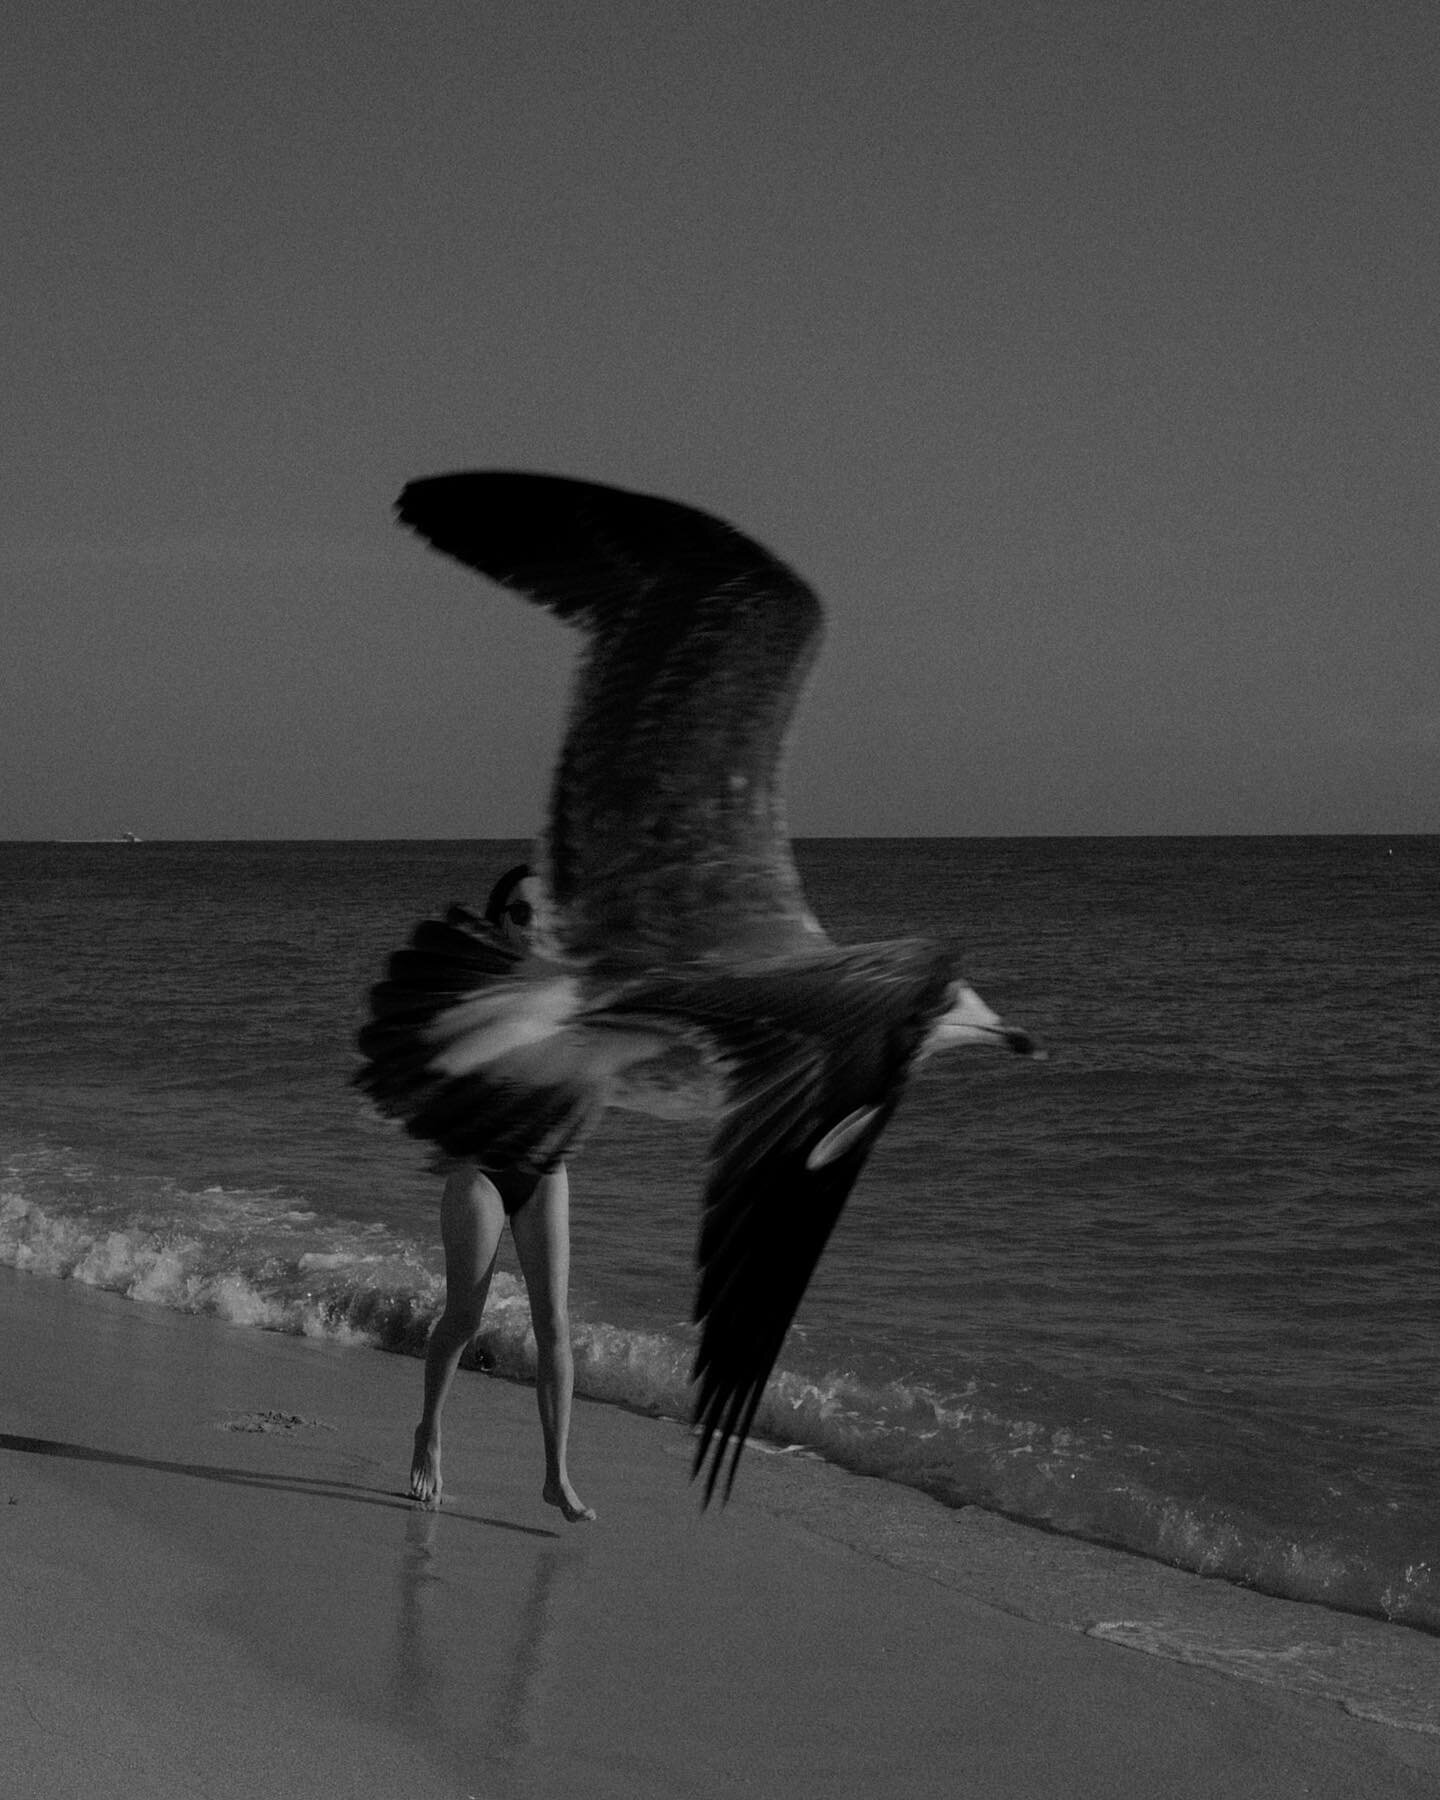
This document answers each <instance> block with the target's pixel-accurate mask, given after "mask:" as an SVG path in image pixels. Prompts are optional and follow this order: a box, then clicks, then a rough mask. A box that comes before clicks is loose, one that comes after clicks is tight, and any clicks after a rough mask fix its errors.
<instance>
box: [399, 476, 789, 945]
mask: <svg viewBox="0 0 1440 1800" xmlns="http://www.w3.org/2000/svg"><path fill="white" fill-rule="evenodd" d="M399 515H400V518H401V519H402V520H403V521H404V523H405V524H407V525H409V526H411V527H412V528H413V529H414V530H415V531H417V532H419V533H420V535H421V536H422V537H424V538H426V539H427V540H428V541H429V542H430V543H432V544H433V545H434V546H435V547H436V548H437V549H439V550H442V551H444V552H445V553H446V554H447V555H450V556H453V557H456V558H457V559H458V560H459V561H461V562H463V563H465V564H466V565H468V566H469V567H470V568H473V569H476V570H478V571H480V572H481V573H482V574H485V575H488V576H489V577H490V578H491V579H492V580H494V581H497V582H500V583H502V584H503V585H505V586H507V587H510V588H513V589H515V590H516V591H517V592H519V593H521V594H524V595H525V596H527V597H528V598H529V599H531V600H533V601H535V602H536V603H538V604H539V605H542V606H545V607H547V608H548V609H549V610H550V611H552V612H554V613H555V614H557V615H558V616H559V617H560V618H563V619H565V620H567V621H568V622H569V623H571V624H573V625H576V626H577V627H579V628H580V629H581V630H582V631H583V632H584V634H585V637H586V652H585V657H584V660H583V663H582V666H581V669H580V672H579V675H578V678H577V681H576V685H575V690H574V695H573V698H572V702H571V707H570V714H569V722H568V726H567V730H566V735H565V742H564V746H563V748H562V750H561V754H560V760H559V763H558V766H557V768H556V772H555V778H554V784H553V787H552V791H551V797H550V807H549V817H548V824H547V829H546V833H545V841H544V845H543V849H542V861H543V865H544V869H545V877H546V883H547V887H548V890H549V899H550V902H551V905H552V907H553V921H552V922H553V926H554V929H555V931H556V933H557V935H558V938H559V942H560V944H561V945H562V947H563V948H564V949H566V950H567V951H569V952H570V953H572V954H574V955H576V956H579V957H582V958H595V957H599V958H602V959H603V960H605V961H607V962H623V961H626V960H630V961H634V962H636V963H639V964H642V965H652V964H654V963H656V962H657V961H671V962H673V961H675V960H689V959H694V958H698V957H706V956H713V955H717V954H722V955H723V954H730V953H734V954H750V955H759V954H778V953H780V952H784V951H793V950H795V949H803V948H804V947H806V946H807V945H809V944H811V943H817V942H818V943H820V944H823V943H824V941H825V940H824V938H823V934H821V932H820V929H819V927H818V925H816V923H815V921H814V919H813V918H812V917H811V915H810V912H809V909H808V908H807V906H806V904H805V900H804V896H803V894H802V892H801V888H800V881H799V877H798V875H797V874H796V872H795V866H794V862H793V860H792V858H791V854H790V846H789V841H788V838H787V836H786V833H785V826H784V818H783V813H782V808H781V799H780V773H781V763H782V759H783V753H784V748H785V742H786V738H787V735H788V732H789V728H790V723H791V718H792V715H793V713H794V710H795V705H796V702H797V700H798V698H799V694H800V690H801V687H802V685H803V682H804V679H805V676H806V674H807V672H808V670H809V668H810V665H811V663H812V661H813V659H814V656H815V653H816V651H817V650H818V647H819V642H820V636H821V629H822V616H821V609H820V603H819V601H818V600H817V599H816V598H815V596H814V594H813V593H812V592H811V590H810V589H809V588H808V587H807V586H806V585H805V583H804V582H803V581H801V580H800V578H799V577H798V576H797V575H795V574H793V573H792V572H791V570H789V569H788V568H786V566H785V565H784V564H783V563H782V562H780V561H779V560H778V559H777V558H776V557H774V556H772V555H771V554H770V552H769V551H768V550H765V549H763V548H762V547H761V546H760V545H759V544H756V543H754V542H752V541H751V540H750V539H749V538H747V537H744V536H743V535H742V534H741V533H740V532H738V531H735V530H734V529H733V528H732V527H731V526H729V525H726V524H724V523H723V522H722V521H721V520H719V519H714V518H711V517H710V516H709V515H708V514H706V513H702V512H699V511H697V510H695V509H694V508H692V507H687V506H679V505H676V504H675V503H674V502H672V501H668V500H658V499H652V498H651V497H649V496H647V495H643V494H631V493H625V492H622V491H620V490H618V489H615V488H609V487H601V486H598V485H596V484H594V483H591V482H583V481H571V480H565V479H561V478H558V477H553V476H536V475H523V474H510V473H503V472H501V473H489V474H486V473H480V474H455V475H440V476H433V477H431V478H429V479H427V480H423V481H415V482H411V483H410V485H409V486H408V487H407V488H406V489H405V491H404V493H403V494H402V495H401V497H400V502H399Z"/></svg>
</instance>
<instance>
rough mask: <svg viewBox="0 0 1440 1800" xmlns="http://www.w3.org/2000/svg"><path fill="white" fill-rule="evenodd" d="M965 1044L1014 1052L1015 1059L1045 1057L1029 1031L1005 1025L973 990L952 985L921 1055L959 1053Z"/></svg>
mask: <svg viewBox="0 0 1440 1800" xmlns="http://www.w3.org/2000/svg"><path fill="white" fill-rule="evenodd" d="M965 1044H988V1045H990V1047H991V1048H992V1049H996V1050H1013V1051H1014V1052H1015V1054H1016V1055H1017V1056H1030V1057H1035V1058H1037V1059H1038V1058H1043V1056H1044V1055H1045V1052H1044V1051H1043V1050H1041V1049H1040V1048H1039V1047H1038V1046H1037V1045H1036V1043H1035V1040H1034V1038H1032V1037H1031V1036H1030V1034H1029V1032H1028V1031H1019V1030H1017V1029H1016V1028H1015V1027H1014V1026H1013V1025H1007V1024H1006V1023H1005V1021H1004V1020H1003V1019H1002V1018H1001V1017H1000V1015H999V1014H998V1013H996V1012H993V1011H992V1010H991V1009H990V1008H989V1007H988V1006H987V1005H986V1004H985V1002H984V1001H983V1000H982V999H981V998H980V996H979V995H978V994H977V993H976V992H975V990H974V988H972V987H967V986H966V985H965V983H964V982H963V981H954V982H952V983H951V984H950V993H949V997H948V1003H947V1005H946V1009H945V1011H944V1012H942V1013H941V1014H940V1015H939V1017H938V1018H937V1019H936V1020H935V1022H934V1023H933V1024H932V1025H931V1027H930V1032H929V1035H928V1036H927V1037H926V1039H925V1042H924V1043H923V1044H922V1045H921V1046H920V1054H921V1055H922V1056H933V1055H934V1054H935V1052H936V1051H937V1050H958V1049H960V1048H961V1047H962V1046H963V1045H965Z"/></svg>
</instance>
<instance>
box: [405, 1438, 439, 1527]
mask: <svg viewBox="0 0 1440 1800" xmlns="http://www.w3.org/2000/svg"><path fill="white" fill-rule="evenodd" d="M443 1486H444V1484H443V1482H442V1481H441V1480H440V1445H439V1442H438V1440H436V1439H432V1438H430V1437H427V1436H426V1433H425V1427H424V1426H423V1425H417V1426H416V1427H415V1454H414V1456H413V1457H412V1458H411V1461H410V1498H411V1499H412V1500H418V1501H419V1502H420V1504H421V1505H422V1506H432V1507H433V1506H438V1505H439V1504H440V1493H441V1489H442V1488H443Z"/></svg>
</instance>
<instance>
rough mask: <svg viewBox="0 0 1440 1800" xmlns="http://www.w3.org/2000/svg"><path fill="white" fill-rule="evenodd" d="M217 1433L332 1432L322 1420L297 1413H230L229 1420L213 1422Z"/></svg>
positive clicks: (329, 1426)
mask: <svg viewBox="0 0 1440 1800" xmlns="http://www.w3.org/2000/svg"><path fill="white" fill-rule="evenodd" d="M213 1423H214V1426H215V1429H216V1430H217V1431H284V1432H294V1431H333V1430H334V1429H335V1427H334V1426H333V1425H330V1424H327V1423H326V1421H325V1420H324V1419H306V1418H303V1417H302V1416H301V1415H300V1414H299V1413H288V1412H268V1411H267V1412H247V1413H231V1414H230V1416H229V1418H226V1419H216V1420H214V1421H213Z"/></svg>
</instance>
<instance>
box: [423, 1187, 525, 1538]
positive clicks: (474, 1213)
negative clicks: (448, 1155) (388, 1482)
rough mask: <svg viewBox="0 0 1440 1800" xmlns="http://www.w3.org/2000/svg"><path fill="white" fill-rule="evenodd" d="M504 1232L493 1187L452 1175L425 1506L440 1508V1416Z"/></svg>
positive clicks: (431, 1355) (429, 1402) (433, 1360)
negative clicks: (443, 1298)
mask: <svg viewBox="0 0 1440 1800" xmlns="http://www.w3.org/2000/svg"><path fill="white" fill-rule="evenodd" d="M504 1227H505V1208H504V1206H503V1205H502V1203H501V1200H500V1195H499V1192H498V1190H497V1189H496V1187H495V1184H494V1182H492V1181H491V1180H490V1179H489V1177H488V1176H486V1175H483V1174H482V1173H481V1172H480V1170H479V1169H477V1168H475V1167H473V1166H470V1165H467V1166H464V1167H461V1168H458V1169H453V1170H452V1171H451V1173H450V1174H449V1176H448V1177H447V1178H446V1182H445V1192H444V1195H443V1197H442V1198H441V1201H440V1238H441V1242H442V1243H443V1244H444V1246H445V1310H444V1312H443V1313H441V1315H440V1318H439V1320H438V1322H437V1323H436V1326H435V1329H434V1331H432V1332H431V1334H430V1342H429V1344H428V1345H427V1346H426V1348H425V1410H424V1412H423V1413H422V1414H421V1417H420V1423H419V1424H418V1425H417V1426H416V1427H415V1454H414V1457H413V1459H412V1461H411V1464H410V1492H411V1494H412V1495H413V1496H414V1498H415V1499H416V1500H420V1501H423V1502H424V1504H425V1505H426V1506H438V1505H439V1504H440V1494H441V1489H442V1487H443V1483H442V1481H441V1479H440V1414H441V1411H442V1410H443V1408H444V1405H445V1396H446V1395H447V1394H448V1393H449V1392H450V1383H451V1382H452V1381H453V1380H454V1379H455V1371H456V1369H457V1368H458V1367H459V1364H460V1357H461V1355H462V1354H463V1352H464V1351H465V1349H466V1347H467V1345H469V1344H470V1342H471V1341H472V1340H473V1338H474V1336H475V1333H476V1332H477V1331H478V1330H479V1329H480V1319H481V1315H482V1314H483V1313H484V1311H485V1297H486V1295H487V1294H488V1293H489V1292H490V1277H491V1275H492V1274H494V1272H495V1256H496V1253H497V1251H498V1250H499V1248H500V1234H501V1232H502V1231H503V1230H504Z"/></svg>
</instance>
